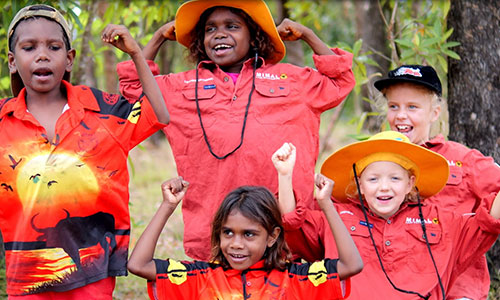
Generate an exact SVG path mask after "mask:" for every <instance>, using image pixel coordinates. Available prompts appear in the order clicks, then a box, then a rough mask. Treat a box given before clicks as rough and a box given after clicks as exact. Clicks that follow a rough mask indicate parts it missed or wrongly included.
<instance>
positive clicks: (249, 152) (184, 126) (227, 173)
mask: <svg viewBox="0 0 500 300" xmlns="http://www.w3.org/2000/svg"><path fill="white" fill-rule="evenodd" d="M333 50H334V52H335V53H336V54H337V55H321V56H318V55H314V56H313V58H314V61H315V65H316V67H317V69H318V71H316V70H314V69H312V68H300V67H297V66H293V65H290V64H284V63H280V64H274V65H272V64H266V63H265V62H264V61H262V60H261V62H262V66H260V67H259V68H257V70H256V76H255V91H254V92H253V95H252V101H251V104H250V108H249V112H248V121H247V124H246V129H245V136H244V139H243V145H242V146H241V148H240V149H238V150H237V151H236V152H235V153H233V154H232V155H230V156H229V157H227V158H226V159H224V160H218V159H216V158H215V157H213V156H212V155H211V154H210V152H209V151H208V147H207V145H206V143H205V141H204V138H203V133H202V130H201V127H200V121H199V120H198V115H197V112H196V103H195V101H194V100H195V90H194V87H195V81H196V80H195V78H196V76H195V70H190V71H187V72H182V73H178V74H168V75H159V76H156V79H157V82H158V85H159V86H160V89H161V91H162V93H163V97H164V99H165V102H166V104H167V107H168V110H169V112H170V116H171V122H170V124H169V125H168V126H166V127H165V129H164V131H165V133H166V135H167V138H168V141H169V143H170V145H171V146H172V151H173V154H174V157H175V161H176V164H177V172H178V174H179V175H181V176H183V178H184V179H186V180H187V181H189V182H191V183H196V184H193V185H191V186H190V188H189V190H188V191H187V194H186V197H185V198H184V200H183V203H182V213H183V218H184V226H185V230H184V249H185V250H186V253H187V255H189V256H190V257H193V258H195V259H199V260H208V258H209V256H210V223H211V221H212V217H213V215H214V213H215V211H216V210H217V208H218V207H219V205H220V203H221V202H222V200H223V199H224V197H225V196H226V195H227V193H229V192H230V191H231V190H233V189H235V188H237V187H239V186H241V185H249V184H250V185H261V186H265V187H267V188H269V189H270V190H271V191H272V192H274V191H277V190H278V178H277V176H276V170H275V168H274V166H273V164H272V162H271V156H272V154H273V153H274V151H276V149H278V148H279V147H281V145H283V143H284V142H291V143H293V144H294V145H295V146H296V147H297V162H296V167H295V170H294V175H293V180H294V186H295V187H297V190H296V192H297V194H298V198H300V199H304V200H303V201H305V202H306V203H304V206H305V207H311V206H313V205H314V204H313V201H312V199H311V195H313V188H314V168H315V165H316V158H317V156H318V151H319V150H318V144H319V142H318V135H319V123H320V115H321V113H322V112H324V111H325V110H328V109H330V108H332V107H335V106H337V105H338V104H339V103H340V102H341V101H342V100H343V99H344V98H345V97H346V96H347V94H348V93H349V92H350V91H351V89H352V88H353V86H354V84H355V82H354V76H353V74H352V71H351V65H352V54H350V53H348V52H344V51H342V50H340V49H333ZM252 62H253V60H249V61H247V62H246V63H245V64H244V66H243V69H242V70H241V72H240V75H239V77H238V80H237V82H236V84H235V83H234V82H233V81H232V80H231V78H230V77H229V75H227V74H226V73H224V72H223V71H222V70H221V69H220V68H218V67H217V66H215V65H213V64H211V63H210V62H202V63H201V64H200V65H199V67H198V70H199V87H198V98H199V105H200V109H201V115H202V118H203V124H204V127H205V129H206V132H207V135H208V139H209V141H210V143H211V145H212V148H213V150H214V152H215V153H216V154H218V155H224V154H226V153H228V152H230V151H231V150H233V149H234V148H235V147H236V146H237V145H238V144H239V142H240V137H241V128H242V124H243V118H244V114H245V107H246V105H247V102H248V95H249V93H250V90H251V85H252V69H253V68H252ZM149 63H150V64H151V65H150V66H151V68H152V71H153V74H155V75H157V74H158V71H159V69H158V66H156V65H154V64H152V62H149ZM117 69H118V75H119V76H120V91H121V92H122V93H123V95H124V96H126V97H129V98H134V97H138V96H139V95H140V93H141V91H142V88H141V86H140V82H139V79H138V77H137V72H136V70H135V67H134V65H133V63H132V62H131V61H127V62H122V63H119V64H118V67H117Z"/></svg>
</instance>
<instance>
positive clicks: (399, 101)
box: [375, 65, 500, 299]
mask: <svg viewBox="0 0 500 300" xmlns="http://www.w3.org/2000/svg"><path fill="white" fill-rule="evenodd" d="M375 87H376V88H377V89H378V90H379V91H381V92H382V93H383V95H384V96H385V99H386V100H387V102H386V103H387V120H388V122H389V124H390V127H391V129H392V130H395V131H398V132H401V133H403V134H404V135H406V136H407V137H408V138H409V139H410V141H411V142H412V143H414V144H417V145H421V146H423V147H425V148H427V149H429V150H432V151H434V152H437V153H439V154H441V155H443V156H444V157H445V158H446V160H447V161H448V165H449V167H450V176H449V178H448V182H447V183H446V186H445V187H444V188H443V190H442V191H441V192H440V193H438V194H436V195H434V196H432V197H430V198H429V199H427V200H426V202H430V203H433V204H436V205H438V206H441V207H443V208H445V209H450V210H453V211H455V212H457V213H460V214H468V213H471V212H476V210H477V208H478V207H479V205H480V202H481V199H482V198H484V197H485V196H486V195H488V194H490V193H492V192H495V191H498V190H499V189H500V168H499V166H498V164H496V163H495V162H494V161H493V159H492V158H491V157H485V156H484V155H482V154H481V153H480V152H479V151H477V150H474V149H469V148H467V147H466V146H464V145H462V144H459V143H456V142H452V141H446V140H445V138H444V137H443V135H441V134H439V135H437V136H435V137H432V136H431V126H432V124H433V123H434V122H435V121H436V120H437V119H438V117H439V115H440V112H441V106H440V104H441V102H442V99H441V94H442V88H441V81H440V80H439V77H438V75H437V73H436V71H435V70H434V69H433V68H432V67H431V66H421V65H403V66H401V67H398V68H396V69H394V70H392V71H390V72H389V74H388V76H387V77H386V78H383V79H381V80H378V81H376V82H375ZM472 282H474V284H471V283H472ZM489 287H490V277H489V273H488V268H487V264H486V258H485V257H484V256H482V257H480V258H479V259H478V260H477V261H476V262H475V263H474V264H473V265H472V266H471V267H469V268H468V269H467V270H466V271H465V272H464V273H463V274H462V275H461V276H460V277H459V278H458V279H457V281H456V282H455V284H454V285H453V287H452V288H451V290H450V291H449V293H448V294H449V299H486V298H487V296H488V292H489Z"/></svg>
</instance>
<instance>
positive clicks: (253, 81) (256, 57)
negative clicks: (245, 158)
mask: <svg viewBox="0 0 500 300" xmlns="http://www.w3.org/2000/svg"><path fill="white" fill-rule="evenodd" d="M257 60H258V54H257V52H255V60H254V64H253V76H252V89H251V90H250V94H249V95H248V103H247V106H246V108H245V117H244V118H243V126H242V127H241V139H240V143H239V144H238V146H236V148H234V149H233V150H232V151H231V152H229V153H227V154H226V155H223V156H219V155H217V154H215V153H214V151H213V150H212V145H210V142H209V141H208V136H207V132H206V131H205V127H204V126H203V120H202V119H201V111H200V104H199V103H198V66H196V83H195V87H194V88H195V90H194V94H195V102H196V112H197V113H198V119H199V120H200V126H201V131H203V138H204V139H205V143H206V144H207V147H208V151H210V153H211V154H212V155H213V156H214V157H215V158H217V159H220V160H222V159H225V158H226V157H228V156H229V155H231V154H233V153H234V152H235V151H236V150H238V149H239V148H240V147H241V145H242V144H243V137H244V136H245V127H246V124H247V117H248V108H249V107H250V102H251V100H252V94H253V91H254V90H255V69H257Z"/></svg>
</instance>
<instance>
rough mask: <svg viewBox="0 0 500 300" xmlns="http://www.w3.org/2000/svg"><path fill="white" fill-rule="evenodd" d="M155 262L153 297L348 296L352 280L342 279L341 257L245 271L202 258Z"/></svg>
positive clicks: (266, 298) (260, 265)
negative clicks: (269, 269)
mask: <svg viewBox="0 0 500 300" xmlns="http://www.w3.org/2000/svg"><path fill="white" fill-rule="evenodd" d="M155 262H156V269H157V275H156V281H154V282H150V283H149V284H148V290H149V295H150V297H151V299H152V300H163V299H187V300H189V299H196V300H212V299H220V300H234V299H259V300H271V299H273V300H278V299H287V300H293V299H297V300H299V299H345V298H347V297H348V296H349V291H350V280H349V279H347V280H345V281H343V282H342V284H341V282H340V280H339V277H338V274H337V260H324V261H320V262H316V263H314V264H289V265H288V268H287V270H285V271H279V270H272V271H265V270H264V269H263V266H264V263H263V261H260V262H258V263H257V264H255V265H254V266H252V267H251V268H250V269H248V270H245V271H238V270H233V269H229V270H224V269H223V268H222V267H221V266H220V265H217V264H209V263H205V262H200V261H195V262H177V261H173V260H156V261H155ZM172 264H174V265H175V267H173V268H172V267H171V265H172ZM181 269H182V270H181ZM342 286H343V287H342Z"/></svg>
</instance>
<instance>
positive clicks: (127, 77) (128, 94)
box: [116, 60, 161, 100]
mask: <svg viewBox="0 0 500 300" xmlns="http://www.w3.org/2000/svg"><path fill="white" fill-rule="evenodd" d="M147 63H148V65H149V68H150V69H151V72H152V73H153V75H154V76H157V75H159V74H160V68H159V67H158V65H157V64H155V63H154V62H153V61H152V60H148V61H147ZM116 71H117V72H118V78H119V80H120V94H122V95H123V96H124V97H125V98H127V99H130V100H137V99H139V97H140V96H141V95H142V86H141V81H140V80H139V75H138V74H137V69H136V68H135V64H134V62H133V61H132V60H127V61H124V62H120V63H118V64H117V65H116ZM158 79H159V78H158V77H157V81H158V85H160V81H159V80H158ZM160 89H161V85H160Z"/></svg>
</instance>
